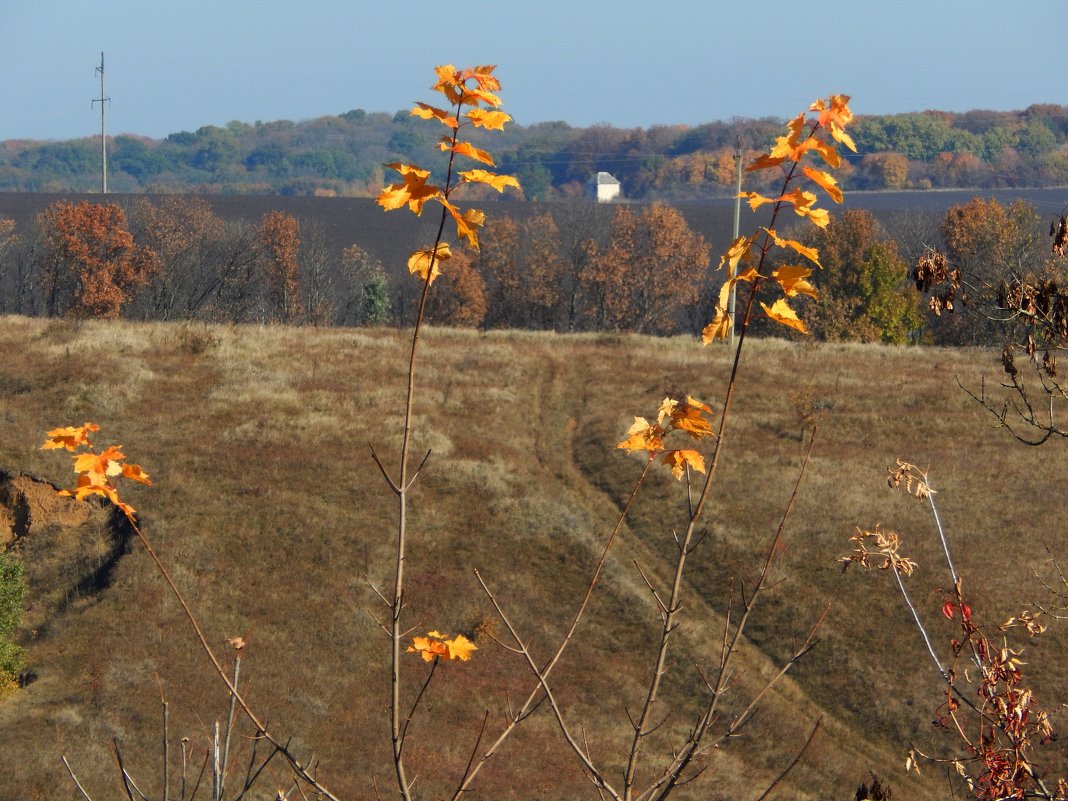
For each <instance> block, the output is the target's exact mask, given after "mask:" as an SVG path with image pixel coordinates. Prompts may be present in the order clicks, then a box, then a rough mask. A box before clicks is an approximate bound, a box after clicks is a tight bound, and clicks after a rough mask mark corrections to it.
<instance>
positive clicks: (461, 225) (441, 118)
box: [377, 64, 520, 282]
mask: <svg viewBox="0 0 1068 801" xmlns="http://www.w3.org/2000/svg"><path fill="white" fill-rule="evenodd" d="M494 69H495V67H494V66H493V65H483V66H477V67H469V68H467V69H459V70H458V69H456V68H455V67H453V66H452V65H451V64H445V65H443V66H440V67H437V68H436V69H435V70H434V72H435V74H436V75H437V82H436V83H435V84H434V86H433V87H432V89H433V90H434V91H435V92H441V94H442V95H444V97H445V99H446V100H447V101H448V106H449V107H448V108H439V107H438V106H434V105H431V104H430V103H421V102H417V103H416V104H415V107H414V108H413V109H412V110H411V114H412V116H415V117H419V118H421V119H424V120H437V121H438V122H440V123H441V124H442V125H444V126H445V127H446V128H448V129H449V131H450V133H449V134H448V135H446V136H443V137H442V138H441V141H440V143H439V144H438V147H439V148H440V149H441V150H442V151H444V152H449V153H451V156H450V161H449V171H448V174H449V176H450V177H449V179H448V181H447V182H446V184H445V185H444V186H438V185H435V184H432V183H428V179H429V178H430V171H429V170H424V169H421V168H420V167H417V166H415V165H414V164H402V163H394V164H390V165H388V166H389V167H390V168H391V169H394V170H396V171H397V172H398V173H400V176H401V180H400V181H399V182H397V183H393V184H390V185H389V186H387V187H386V188H385V189H383V190H382V192H381V193H379V195H378V198H377V202H378V204H379V205H380V206H382V208H384V209H385V210H386V211H392V210H393V209H399V208H401V207H402V206H405V205H406V206H408V209H409V210H410V211H411V212H412V213H414V214H416V215H419V214H422V212H423V207H424V205H425V204H426V202H427V201H428V200H434V201H437V202H438V203H440V204H441V205H442V207H443V208H444V211H445V213H447V214H448V215H449V216H450V217H451V218H452V220H453V222H454V223H455V225H456V236H457V237H458V238H460V239H464V240H466V241H467V244H468V245H469V246H470V247H472V248H473V249H475V250H478V229H479V228H480V227H481V226H482V223H483V221H484V220H485V214H484V213H483V212H482V211H479V210H478V209H467V210H463V211H462V210H461V209H459V208H458V207H457V206H456V204H455V203H453V202H452V200H451V199H450V198H451V195H452V191H453V190H454V189H455V188H456V186H459V185H462V184H465V183H480V184H486V185H487V186H491V187H493V188H494V189H496V190H497V191H498V192H503V191H504V190H505V189H506V188H507V187H514V188H516V189H519V188H520V187H519V181H517V180H516V179H515V178H514V177H513V176H511V175H499V174H497V173H494V172H490V171H488V170H484V169H475V170H466V171H454V169H453V162H452V159H454V158H455V157H456V156H464V157H466V158H469V159H472V160H474V161H476V162H479V163H480V164H485V165H487V166H490V167H492V166H494V161H493V156H492V155H491V154H490V153H489V152H488V151H486V150H483V149H482V148H478V147H475V146H474V145H473V144H471V143H470V142H465V141H463V140H461V139H460V138H459V134H460V130H461V128H463V127H464V126H467V125H470V126H472V127H475V128H484V129H486V130H503V129H504V125H505V123H507V122H510V121H511V119H512V118H511V117H510V116H509V115H508V114H505V113H504V112H503V111H499V110H497V108H498V106H500V104H501V98H500V96H499V95H498V94H497V92H499V91H500V88H501V82H500V81H499V80H498V79H497V78H496V77H495V76H494V75H493V71H494ZM487 107H488V108H487ZM453 176H456V177H457V180H455V181H454V179H453ZM444 258H447V256H444V255H442V253H441V252H440V251H438V252H437V253H436V255H435V251H434V248H425V249H423V250H419V251H416V252H415V253H413V254H411V258H409V260H408V268H409V270H410V271H411V272H412V273H413V274H416V275H419V276H420V277H421V278H423V280H425V281H428V282H430V281H433V280H434V278H435V277H437V275H438V264H439V262H440V261H443V260H444Z"/></svg>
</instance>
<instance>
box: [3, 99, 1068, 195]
mask: <svg viewBox="0 0 1068 801" xmlns="http://www.w3.org/2000/svg"><path fill="white" fill-rule="evenodd" d="M781 126H782V120H779V119H774V118H766V119H759V120H751V119H733V120H731V121H729V122H711V123H707V124H704V125H698V126H686V125H672V126H654V127H651V128H648V129H643V128H634V129H624V128H614V127H611V126H607V125H595V126H592V127H588V128H576V127H572V126H570V125H567V124H566V123H563V122H548V123H538V124H535V125H529V126H522V125H517V126H514V127H511V128H509V130H508V131H507V132H506V133H504V134H503V135H502V136H498V137H496V138H495V140H494V153H497V154H499V156H500V157H499V161H500V166H501V168H502V172H508V173H511V174H515V175H517V176H518V177H519V179H520V182H521V184H522V186H523V190H522V196H523V197H524V198H525V199H528V200H560V199H566V198H573V197H576V196H579V195H581V193H582V191H583V187H584V185H585V182H586V181H587V180H588V179H589V178H590V176H591V175H593V174H594V173H596V172H598V171H605V172H610V173H612V174H613V175H614V176H615V177H616V178H618V179H619V180H620V182H621V183H622V185H623V192H624V194H625V196H627V197H629V198H631V199H636V200H657V199H659V200H667V201H670V200H681V199H693V198H700V197H710V196H717V195H718V196H722V195H726V194H729V193H730V192H731V191H732V189H733V186H734V174H735V166H734V165H735V161H734V159H735V152H736V147H737V146H738V145H739V144H740V145H741V148H742V151H743V158H745V159H749V158H751V157H752V156H754V155H755V154H756V153H757V150H758V149H760V148H763V147H764V144H765V143H766V142H768V141H770V139H772V138H774V137H775V136H777V135H778V134H779V132H780V130H781ZM853 131H854V133H853V137H854V139H855V140H856V142H857V145H858V153H857V154H856V155H855V156H853V157H852V158H851V159H850V160H848V161H847V162H846V163H844V164H843V171H844V175H842V176H841V178H840V180H841V182H842V183H843V185H844V186H845V188H847V189H907V188H913V189H928V188H932V187H961V188H972V187H975V188H992V187H1038V186H1063V185H1068V107H1066V106H1059V105H1050V104H1045V105H1032V106H1030V107H1028V108H1027V109H1026V110H1024V111H1008V112H1000V111H969V112H966V113H960V114H954V113H947V112H938V111H925V112H919V113H911V114H895V115H882V116H868V117H861V118H858V119H857V121H856V122H855V123H854V125H853ZM474 139H475V140H476V142H475V143H476V144H478V141H477V140H478V136H477V135H476V136H474ZM108 144H109V148H108V153H109V155H108V165H109V186H110V188H111V189H112V191H115V192H126V193H153V194H162V193H168V192H186V193H233V194H282V195H313V194H326V195H331V194H336V195H347V196H373V195H375V194H376V193H377V192H378V190H379V189H380V188H381V186H382V184H383V182H384V176H383V168H382V165H383V164H387V163H389V162H392V161H405V162H417V163H420V164H423V165H425V166H426V167H427V168H429V169H436V168H438V167H440V166H441V162H442V159H443V158H444V156H443V155H442V153H441V152H440V151H439V150H438V148H437V144H438V143H437V140H436V139H435V136H434V133H433V130H432V129H429V128H428V127H427V126H425V125H423V124H422V121H420V120H418V119H415V118H412V117H411V116H410V115H409V114H408V113H407V112H398V113H397V114H395V115H392V116H391V115H389V114H382V113H367V112H365V111H363V110H361V109H356V110H354V111H349V112H346V113H344V114H341V115H339V116H328V117H320V118H318V119H313V120H308V121H305V122H300V123H294V122H290V121H288V120H281V121H277V122H267V123H262V122H256V123H254V124H251V125H250V124H247V123H243V122H231V123H228V124H227V125H226V126H224V127H219V126H205V127H203V128H199V129H198V130H196V131H195V132H189V131H182V132H179V133H174V134H171V135H170V136H168V137H166V138H165V139H163V140H153V139H149V138H145V137H139V136H134V135H129V134H123V135H118V136H114V137H109V143H108ZM99 173H100V153H99V139H98V138H84V139H74V140H68V141H51V142H39V141H24V140H8V141H5V142H3V143H0V191H30V192H85V191H92V190H94V189H95V188H96V187H97V186H98V185H99V180H100V179H99ZM750 188H754V189H759V188H761V187H759V186H751V187H750Z"/></svg>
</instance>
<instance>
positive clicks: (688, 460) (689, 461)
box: [661, 450, 705, 480]
mask: <svg viewBox="0 0 1068 801" xmlns="http://www.w3.org/2000/svg"><path fill="white" fill-rule="evenodd" d="M661 461H662V462H663V463H664V464H666V465H668V466H669V467H670V468H671V474H672V475H673V476H675V478H677V479H679V480H682V476H683V473H685V472H686V466H687V465H689V466H690V467H692V468H693V469H694V470H696V471H697V472H698V473H703V472H705V459H704V457H703V456H701V454H699V453H698V452H697V451H690V450H676V451H667V452H666V453H665V454H664V458H663V459H662V460H661Z"/></svg>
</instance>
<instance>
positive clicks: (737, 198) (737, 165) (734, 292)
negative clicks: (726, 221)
mask: <svg viewBox="0 0 1068 801" xmlns="http://www.w3.org/2000/svg"><path fill="white" fill-rule="evenodd" d="M734 170H735V176H734V180H735V184H736V186H735V187H734V234H733V235H732V241H735V242H736V241H737V240H738V231H739V228H740V225H739V223H740V221H741V213H742V137H741V136H740V135H739V136H738V137H736V138H735V140H734ZM727 277H728V278H734V276H733V275H729V276H727ZM737 299H738V285H737V284H734V285H733V286H732V287H731V297H730V301H728V305H727V314H729V315H730V320H731V347H732V348H733V347H734V323H735V319H734V311H735V304H736V303H737Z"/></svg>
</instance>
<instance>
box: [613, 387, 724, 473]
mask: <svg viewBox="0 0 1068 801" xmlns="http://www.w3.org/2000/svg"><path fill="white" fill-rule="evenodd" d="M706 414H712V408H711V407H710V406H708V405H707V404H705V403H702V402H701V401H699V400H696V399H695V398H692V397H690V396H689V395H687V396H686V399H685V400H684V401H678V400H676V399H675V398H671V397H668V398H664V400H663V402H662V403H661V404H660V408H659V409H658V410H657V415H656V420H657V421H656V422H655V423H650V422H649V421H648V420H646V419H645V418H644V417H635V418H634V423H633V424H632V425H631V427H630V428H629V429H627V438H626V439H625V440H623V441H622V442H620V443H618V444H617V445H616V447H617V448H622V449H623V450H628V451H646V452H647V453H648V454H649V458H650V459H655V458H656V457H657V456H660V461H661V463H662V464H665V465H667V466H668V467H670V468H671V473H672V475H674V476H675V478H678V479H681V478H682V476H683V474H684V473H685V472H686V468H687V467H691V468H693V469H694V470H696V471H698V472H699V473H703V472H705V460H704V457H703V456H701V454H700V453H698V452H697V451H695V450H692V449H687V448H676V449H672V450H664V437H666V436H667V435H668V434H670V433H671V432H672V431H683V432H685V433H686V434H688V435H689V436H690V437H691V438H692V439H695V440H700V439H702V438H704V437H706V436H708V435H709V434H713V435H714V434H715V431H714V430H713V428H712V424H711V422H709V421H708V420H707V419H705V417H704V415H706Z"/></svg>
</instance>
